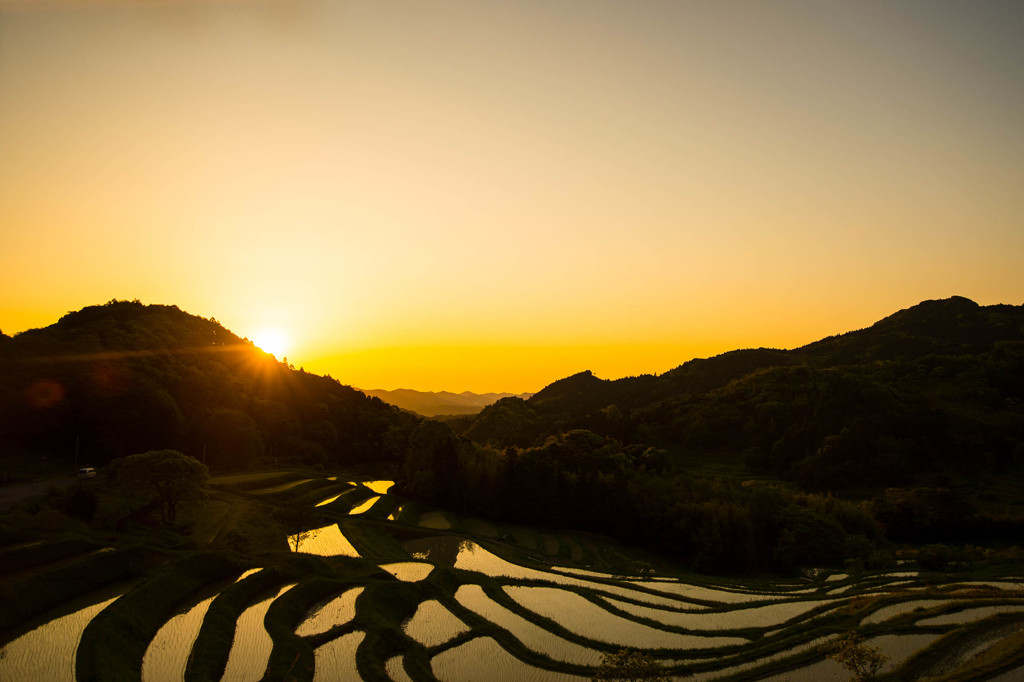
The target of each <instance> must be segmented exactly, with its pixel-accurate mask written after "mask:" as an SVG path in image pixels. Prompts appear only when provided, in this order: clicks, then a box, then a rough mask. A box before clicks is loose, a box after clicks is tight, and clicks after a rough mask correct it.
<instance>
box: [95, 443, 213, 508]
mask: <svg viewBox="0 0 1024 682" xmlns="http://www.w3.org/2000/svg"><path fill="white" fill-rule="evenodd" d="M111 469H112V470H113V473H114V476H115V477H116V481H117V484H118V485H122V486H125V487H127V488H130V489H133V490H134V491H148V492H149V493H150V494H151V495H152V497H151V500H150V501H151V502H152V501H159V503H160V519H161V521H162V522H163V523H164V525H167V524H172V523H174V519H175V517H176V515H177V511H178V505H179V504H180V503H182V502H190V501H194V500H201V499H203V486H204V485H205V484H206V479H207V478H208V476H209V473H208V471H207V469H206V466H205V465H204V464H203V463H202V462H200V461H199V460H197V459H195V458H194V457H189V456H187V455H183V454H181V453H180V452H178V451H177V450H150V451H149V452H143V453H140V454H137V455H129V456H128V457H122V458H120V459H116V460H114V461H113V462H111Z"/></svg>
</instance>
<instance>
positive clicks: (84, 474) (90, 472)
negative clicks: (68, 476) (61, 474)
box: [78, 467, 96, 478]
mask: <svg viewBox="0 0 1024 682" xmlns="http://www.w3.org/2000/svg"><path fill="white" fill-rule="evenodd" d="M78 477H79V478H96V470H95V469H93V468H92V467H82V468H81V469H79V470H78Z"/></svg>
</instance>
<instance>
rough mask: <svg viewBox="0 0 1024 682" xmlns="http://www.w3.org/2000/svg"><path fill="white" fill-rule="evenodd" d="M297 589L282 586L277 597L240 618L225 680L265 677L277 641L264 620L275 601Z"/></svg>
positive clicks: (247, 611)
mask: <svg viewBox="0 0 1024 682" xmlns="http://www.w3.org/2000/svg"><path fill="white" fill-rule="evenodd" d="M293 587H295V586H294V585H286V586H284V587H282V588H281V589H280V590H278V592H277V594H276V595H275V596H273V597H268V598H267V599H264V600H262V601H260V602H257V603H255V604H253V605H252V606H250V607H249V608H247V609H246V610H245V611H243V612H242V615H241V616H239V617H238V624H237V625H236V626H235V638H234V640H233V641H232V642H231V653H230V654H229V655H228V663H227V667H226V668H224V677H223V678H222V679H224V680H258V679H260V678H261V677H263V672H264V671H265V670H266V669H267V661H268V660H269V659H270V650H271V649H272V648H273V647H274V642H273V641H272V640H271V639H270V635H269V634H267V630H266V628H264V627H263V619H264V618H265V617H266V615H267V609H269V608H270V604H271V602H273V601H274V600H275V599H277V598H278V597H280V596H281V595H282V594H284V593H285V592H287V591H288V590H290V589H291V588H293Z"/></svg>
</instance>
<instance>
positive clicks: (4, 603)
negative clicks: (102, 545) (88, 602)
mask: <svg viewBox="0 0 1024 682" xmlns="http://www.w3.org/2000/svg"><path fill="white" fill-rule="evenodd" d="M145 559H146V557H145V553H144V552H143V551H142V550H140V549H128V550H116V551H109V552H100V553H97V554H91V555H89V556H87V557H85V558H84V559H82V560H80V561H75V562H72V563H68V564H61V565H60V566H57V567H55V568H52V569H49V570H42V571H38V572H32V573H29V574H28V575H25V576H23V577H21V578H19V579H16V580H11V581H4V582H3V583H0V641H7V640H8V639H9V638H10V637H9V635H10V634H11V633H10V632H9V631H12V630H14V629H16V628H18V627H19V626H21V625H22V624H23V623H24V622H26V621H28V620H30V619H32V618H35V617H36V616H39V615H41V614H43V613H44V612H46V611H49V610H51V609H56V608H58V607H60V606H61V605H62V604H64V603H65V602H67V601H70V600H71V599H74V598H75V597H78V596H80V595H83V594H86V593H87V592H91V591H93V590H98V589H100V588H103V587H106V586H108V585H110V584H112V583H116V582H122V581H126V580H130V579H132V578H135V577H137V576H138V575H140V574H141V572H142V570H143V568H144V567H145V565H146V561H145Z"/></svg>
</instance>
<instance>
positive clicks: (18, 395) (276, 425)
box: [0, 301, 419, 470]
mask: <svg viewBox="0 0 1024 682" xmlns="http://www.w3.org/2000/svg"><path fill="white" fill-rule="evenodd" d="M418 421H419V420H418V419H416V418H415V417H414V416H411V415H408V414H405V413H402V412H401V411H400V410H398V409H397V408H395V407H393V406H391V405H387V404H385V403H383V402H381V401H380V400H378V399H377V398H370V397H367V396H366V395H364V394H363V393H361V392H359V391H356V390H354V389H352V388H350V387H348V386H343V385H342V384H340V383H339V382H338V381H336V380H334V379H332V378H330V377H321V376H317V375H314V374H309V373H306V372H304V371H302V370H295V369H294V368H291V367H289V366H287V365H285V364H284V363H282V362H278V361H277V360H276V359H275V358H274V357H273V356H271V355H268V354H266V353H264V352H263V351H261V350H260V349H258V348H256V347H255V346H253V344H252V343H250V342H248V341H247V340H245V339H242V338H239V337H238V336H236V335H235V334H233V333H231V332H230V331H228V330H227V329H225V328H224V327H223V326H221V325H220V324H219V323H218V322H217V321H216V320H214V319H204V318H201V317H196V316H194V315H189V314H187V313H185V312H183V311H181V310H179V309H178V308H177V307H175V306H165V305H143V304H141V303H139V302H137V301H136V302H128V301H111V302H110V303H107V304H106V305H100V306H90V307H87V308H84V309H82V310H80V311H77V312H72V313H68V314H67V315H65V316H64V317H62V318H61V319H60V320H59V321H58V322H57V323H56V324H53V325H50V326H49V327H45V328H42V329H33V330H30V331H26V332H23V333H21V334H17V335H15V336H14V337H8V336H2V335H0V448H3V449H4V450H5V451H7V452H22V453H24V454H25V455H26V456H28V455H32V456H38V455H40V454H45V455H51V456H58V457H64V458H66V459H69V460H70V458H71V457H72V456H73V454H74V450H75V447H76V442H77V443H78V447H79V450H80V454H79V461H80V462H82V463H89V464H103V463H105V462H107V461H109V460H111V459H114V458H116V457H121V456H124V455H128V454H132V453H137V452H144V451H146V450H153V449H161V448H173V449H177V450H181V451H183V452H185V453H186V454H190V455H193V456H195V457H197V458H203V459H205V461H206V462H207V464H208V465H209V466H210V468H211V469H213V470H235V469H242V468H247V467H251V466H257V465H269V464H272V463H273V462H278V463H283V462H287V461H293V462H296V461H297V462H305V463H317V462H323V463H332V462H333V463H342V462H346V463H347V462H355V461H365V460H378V461H379V460H380V459H387V458H392V459H399V458H400V457H401V456H402V454H403V453H404V447H405V442H406V440H407V438H408V434H409V432H410V431H411V430H412V429H413V428H415V426H416V424H417V423H418Z"/></svg>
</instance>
